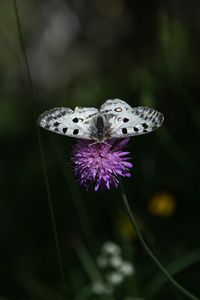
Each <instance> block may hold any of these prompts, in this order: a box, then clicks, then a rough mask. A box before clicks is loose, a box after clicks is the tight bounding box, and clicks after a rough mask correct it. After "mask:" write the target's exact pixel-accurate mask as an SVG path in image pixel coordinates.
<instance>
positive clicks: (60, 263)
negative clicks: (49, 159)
mask: <svg viewBox="0 0 200 300" xmlns="http://www.w3.org/2000/svg"><path fill="white" fill-rule="evenodd" d="M12 1H13V6H14V13H15V17H16V22H17V30H18V37H19V43H20V47H21V52H22V56H23V58H24V62H25V74H26V75H27V78H28V85H29V89H30V98H31V100H32V101H31V105H32V110H33V115H34V121H35V127H36V134H37V140H38V146H39V152H40V158H41V163H42V170H43V175H44V181H45V187H46V192H47V198H48V205H49V210H50V216H51V222H52V227H53V234H54V239H55V245H56V252H57V259H58V266H59V271H60V277H61V282H62V286H63V290H64V293H65V296H66V283H65V277H64V270H63V264H62V258H61V251H60V246H59V241H58V234H57V229H56V221H55V215H54V209H53V201H52V197H51V192H50V186H49V179H48V175H47V169H46V162H45V158H44V151H43V147H42V141H41V136H40V131H39V129H38V126H37V107H36V101H35V94H34V89H33V84H32V78H31V73H30V68H29V63H28V58H27V55H26V49H25V46H24V42H23V35H22V29H21V22H20V17H19V10H18V5H17V1H16V0H12ZM25 78H26V77H25ZM66 298H67V296H66Z"/></svg>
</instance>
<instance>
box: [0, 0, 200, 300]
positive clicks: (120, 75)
mask: <svg viewBox="0 0 200 300" xmlns="http://www.w3.org/2000/svg"><path fill="white" fill-rule="evenodd" d="M17 3H18V7H19V13H20V20H21V26H22V31H23V39H24V44H25V47H26V51H27V55H28V60H29V65H30V71H31V76H32V81H33V85H34V92H35V100H36V103H34V105H36V106H37V111H38V115H39V114H40V113H41V112H43V111H45V110H47V109H49V108H52V107H58V106H66V107H71V108H74V107H75V106H96V107H98V106H100V105H101V103H103V102H104V101H105V100H106V99H109V98H122V99H124V100H125V101H127V102H128V103H129V104H130V105H132V106H138V105H144V106H150V107H154V108H157V109H158V110H159V111H161V112H163V114H164V116H165V123H164V126H163V128H161V129H159V130H158V131H157V132H156V133H152V134H150V135H145V136H141V137H137V138H133V139H132V140H131V143H130V151H131V153H132V157H133V163H134V169H133V174H132V177H131V178H130V179H127V180H124V185H125V189H126V193H127V197H128V199H129V201H130V203H131V206H133V207H134V208H135V210H136V212H137V215H136V217H137V219H138V223H139V224H140V228H141V230H142V232H143V235H144V237H145V239H146V240H147V242H148V244H150V245H151V248H152V249H153V250H154V252H155V253H156V255H157V256H158V257H159V258H160V260H161V261H162V262H163V264H164V265H166V266H169V270H171V272H172V273H173V274H175V276H176V279H177V280H178V281H180V282H181V283H182V284H183V285H184V286H185V287H187V288H188V289H190V290H192V291H193V292H194V294H197V295H199V296H200V290H199V274H200V263H199V260H200V255H199V247H200V245H199V234H198V229H199V226H200V221H199V207H200V206H199V196H200V185H199V169H198V168H199V162H200V159H199V153H200V142H199V130H200V106H199V77H200V74H199V73H200V71H199V70H200V59H199V48H200V43H199V35H200V19H199V12H200V3H199V2H198V1H193V2H188V1H175V0H171V1H167V2H166V1H153V2H152V1H151V2H149V1H140V2H139V1H130V0H110V1H105V0H93V1H88V0H50V1H43V0H29V1H24V0H18V1H17ZM0 98H1V101H0V135H1V160H0V165H1V201H0V219H1V226H0V241H1V247H0V253H1V255H0V270H1V272H0V285H1V288H0V297H1V299H21V300H22V299H30V300H33V299H48V300H50V299H58V300H60V299H64V296H63V293H62V284H61V280H60V271H59V268H58V261H57V254H56V247H55V241H54V236H53V230H52V222H51V218H50V213H49V205H48V200H47V194H46V190H45V184H44V175H43V172H42V165H41V158H40V153H39V149H38V140H37V135H36V130H35V127H36V126H35V125H36V120H34V117H33V110H32V106H33V103H32V98H31V95H30V90H29V87H28V80H27V74H26V71H25V67H24V58H23V56H22V54H21V51H20V46H19V36H18V31H17V25H16V16H15V14H14V9H13V2H12V1H8V0H1V3H0ZM40 132H41V138H42V147H43V150H44V153H45V162H46V168H47V173H48V178H49V184H50V192H51V196H52V199H53V207H54V214H55V219H56V227H57V232H58V239H59V243H60V248H61V255H62V261H63V268H64V276H65V281H66V293H67V297H65V299H94V295H93V294H92V293H91V279H92V277H93V276H95V275H94V274H96V273H95V272H96V271H95V270H96V269H97V266H96V263H95V259H96V257H97V255H98V253H99V252H100V250H99V249H100V248H101V246H102V244H103V243H104V242H105V241H106V240H109V239H111V240H114V241H115V242H116V243H117V244H119V245H121V247H122V249H123V255H124V256H125V257H126V258H127V260H129V261H131V262H132V264H133V265H134V268H135V275H134V277H133V278H132V279H128V283H127V287H126V288H125V289H124V291H126V292H124V294H123V295H121V294H119V295H117V296H116V297H119V299H122V296H123V297H124V299H125V298H126V297H127V299H128V297H132V298H134V297H135V298H136V297H140V298H143V299H150V298H151V297H152V299H155V300H156V299H162V300H164V299H169V298H170V299H175V298H176V297H177V299H178V296H179V294H178V292H177V291H175V290H174V289H173V288H169V285H168V283H166V282H165V281H164V282H163V279H162V276H161V274H160V273H159V272H158V270H157V269H156V267H155V266H154V265H153V263H152V262H151V260H150V259H149V257H147V255H146V253H144V251H143V250H142V248H141V245H140V244H139V242H138V240H137V237H136V235H135V232H134V230H132V229H131V228H130V223H129V221H128V219H127V216H126V214H125V212H124V211H123V206H122V202H121V196H120V193H119V190H112V191H109V192H106V191H100V192H98V193H95V192H93V191H88V192H86V191H84V190H83V189H81V188H79V187H78V186H77V184H76V182H75V179H74V176H73V170H72V167H71V163H70V153H71V150H72V147H73V143H74V142H75V141H74V140H73V139H70V138H65V137H62V136H57V135H54V134H52V133H49V132H47V131H46V132H45V131H43V130H41V131H40ZM160 192H164V193H165V196H164V197H165V198H164V202H163V198H162V199H161V198H159V197H160V196H159V197H158V195H160ZM155 197H157V198H156V200H155ZM162 197H163V196H162ZM153 199H154V200H153ZM172 199H173V200H172ZM174 199H176V200H174ZM152 201H154V204H152V203H151V202H152ZM160 201H162V205H161V206H162V207H161V206H159V209H158V205H160V204H159V203H160ZM170 201H171V202H170ZM173 201H175V202H176V209H175V208H173V209H172V206H173V205H174V204H172V202H173ZM149 203H151V204H149ZM163 203H164V204H163ZM169 203H171V205H172V206H171V210H170V213H169V205H170V204H169ZM173 203H174V202H173ZM149 205H150V206H149ZM152 205H153V206H152ZM163 205H164V206H163ZM166 205H168V206H166ZM149 207H151V209H149ZM152 207H153V208H152ZM160 207H161V208H162V209H161V208H160ZM163 207H164V208H163ZM166 209H168V213H167V215H168V217H167V218H166V217H165V216H166ZM158 210H159V213H155V211H157V212H158ZM161 211H162V213H160V212H161ZM163 212H164V213H163ZM91 266H92V268H90V267H91ZM88 268H89V269H90V272H91V273H90V276H88ZM97 272H98V271H97ZM120 297H121V298H120ZM95 299H111V298H109V297H108V298H106V297H104V298H103V297H102V298H101V297H99V298H98V297H97V296H95ZM116 299H117V298H116ZM130 299H131V298H130Z"/></svg>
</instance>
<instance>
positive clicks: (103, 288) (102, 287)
mask: <svg viewBox="0 0 200 300" xmlns="http://www.w3.org/2000/svg"><path fill="white" fill-rule="evenodd" d="M92 290H93V292H94V294H96V295H103V294H112V288H111V287H110V286H108V285H106V284H105V283H104V282H102V281H95V282H93V285H92Z"/></svg>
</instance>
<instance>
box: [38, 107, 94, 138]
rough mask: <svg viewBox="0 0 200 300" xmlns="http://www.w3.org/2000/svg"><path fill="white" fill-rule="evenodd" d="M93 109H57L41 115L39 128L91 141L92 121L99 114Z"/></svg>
mask: <svg viewBox="0 0 200 300" xmlns="http://www.w3.org/2000/svg"><path fill="white" fill-rule="evenodd" d="M97 112H98V109H97V108H93V107H76V108H75V110H74V111H73V110H72V109H70V108H65V107H57V108H54V109H50V110H48V111H46V112H44V113H43V114H41V115H40V117H39V120H38V123H39V126H41V127H43V128H45V129H47V130H50V131H53V132H56V133H59V134H63V135H66V136H71V137H75V138H83V139H91V137H90V134H89V133H90V131H89V128H90V120H91V119H92V118H93V117H94V116H95V115H96V114H97Z"/></svg>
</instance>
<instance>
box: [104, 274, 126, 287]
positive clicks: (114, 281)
mask: <svg viewBox="0 0 200 300" xmlns="http://www.w3.org/2000/svg"><path fill="white" fill-rule="evenodd" d="M106 279H107V281H108V282H109V283H110V284H111V285H120V284H121V283H122V281H123V279H124V276H123V274H121V273H119V272H110V273H108V274H107V276H106Z"/></svg>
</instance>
